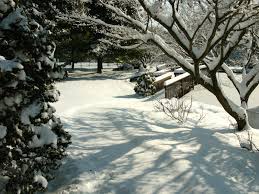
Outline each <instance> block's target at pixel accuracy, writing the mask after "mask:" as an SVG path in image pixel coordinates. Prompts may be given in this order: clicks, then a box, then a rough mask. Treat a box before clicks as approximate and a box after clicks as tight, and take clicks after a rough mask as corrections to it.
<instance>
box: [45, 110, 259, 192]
mask: <svg viewBox="0 0 259 194" xmlns="http://www.w3.org/2000/svg"><path fill="white" fill-rule="evenodd" d="M78 115H79V116H78V117H77V118H75V119H70V120H68V122H67V123H66V124H65V128H67V129H69V131H70V133H71V134H72V142H73V144H72V145H71V146H70V147H69V149H68V157H67V159H66V160H64V164H63V165H62V166H61V168H60V169H59V170H57V171H56V173H55V177H56V179H55V180H53V181H52V182H50V186H49V192H50V193H51V192H53V193H58V192H59V191H60V190H62V189H67V190H68V191H69V189H71V188H73V186H75V185H76V184H78V183H81V182H89V184H90V183H91V182H92V179H96V180H97V182H99V183H98V184H97V185H95V187H94V189H92V190H90V191H92V192H93V193H118V194H120V193H123V194H124V193H152V194H158V193H247V192H255V193H256V192H259V188H258V186H256V185H257V184H258V182H259V177H258V175H257V174H256V172H259V158H258V157H255V156H254V154H253V153H250V152H247V151H244V150H242V149H239V148H237V147H234V146H231V145H230V144H229V143H227V142H228V136H224V133H221V130H220V129H218V130H212V129H206V128H192V127H183V128H179V125H178V124H175V123H169V122H164V121H163V122H162V121H161V120H160V119H154V118H153V117H151V116H149V113H146V112H143V111H138V110H136V109H124V108H117V109H109V108H107V109H104V111H103V112H95V111H93V112H87V113H85V114H84V115H82V114H78ZM223 130H224V132H225V131H226V130H227V129H223ZM220 136H224V137H225V138H226V142H224V141H222V140H221V139H220V138H219V137H220ZM64 171H65V173H64ZM90 191H89V192H90ZM86 193H87V192H86Z"/></svg>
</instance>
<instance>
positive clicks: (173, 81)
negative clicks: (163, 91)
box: [164, 73, 190, 86]
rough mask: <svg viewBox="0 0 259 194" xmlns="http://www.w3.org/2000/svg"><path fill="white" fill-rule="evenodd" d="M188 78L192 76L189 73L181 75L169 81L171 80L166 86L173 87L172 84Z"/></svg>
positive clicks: (166, 82)
mask: <svg viewBox="0 0 259 194" xmlns="http://www.w3.org/2000/svg"><path fill="white" fill-rule="evenodd" d="M188 76H190V74H189V73H183V74H181V75H179V76H176V77H173V78H172V79H169V80H167V81H165V83H164V85H165V86H168V85H171V84H173V83H175V82H177V81H179V80H181V79H183V78H186V77H188Z"/></svg>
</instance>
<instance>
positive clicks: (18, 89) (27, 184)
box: [0, 0, 70, 193]
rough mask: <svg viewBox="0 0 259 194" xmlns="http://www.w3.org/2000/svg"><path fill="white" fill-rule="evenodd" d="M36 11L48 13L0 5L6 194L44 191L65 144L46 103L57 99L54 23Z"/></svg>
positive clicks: (0, 145) (0, 142) (1, 1)
mask: <svg viewBox="0 0 259 194" xmlns="http://www.w3.org/2000/svg"><path fill="white" fill-rule="evenodd" d="M42 6H46V8H49V6H50V7H51V6H52V4H51V3H50V2H44V4H43V5H42ZM40 8H41V9H42V10H48V11H50V10H52V9H45V8H44V7H39V6H38V4H37V1H35V2H33V3H32V1H22V0H21V1H19V2H18V1H16V2H15V1H13V0H0V48H1V49H0V155H1V158H0V169H1V171H0V176H5V177H7V178H8V183H7V185H6V188H5V190H6V192H7V193H32V192H35V191H38V190H44V189H46V187H47V183H48V182H47V181H48V180H50V179H52V178H53V177H52V175H51V173H50V170H51V169H54V168H57V167H58V165H59V163H60V162H59V161H60V159H62V157H64V155H65V153H64V151H65V148H66V147H67V145H68V144H69V143H70V135H69V134H68V133H67V132H65V131H64V130H63V128H62V124H61V122H60V119H59V118H57V117H56V116H55V115H54V112H55V108H54V107H52V106H51V105H50V104H49V102H55V101H57V100H58V97H59V91H57V90H56V88H55V86H54V80H55V79H59V78H62V76H63V72H62V69H61V68H60V67H59V66H58V65H57V64H56V61H55V59H54V52H55V49H56V46H55V43H54V42H52V41H51V40H49V38H48V37H49V34H50V30H51V27H52V24H53V23H52V22H51V20H48V19H47V16H46V15H45V12H42V11H41V10H40ZM0 193H4V191H0Z"/></svg>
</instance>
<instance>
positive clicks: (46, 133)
mask: <svg viewBox="0 0 259 194" xmlns="http://www.w3.org/2000/svg"><path fill="white" fill-rule="evenodd" d="M51 128H52V121H51V120H50V121H49V123H47V124H42V125H40V126H32V130H33V131H34V132H35V135H34V136H33V137H32V141H31V142H30V144H29V147H31V148H36V147H42V146H44V145H50V144H51V145H52V146H53V147H56V146H57V136H56V134H55V133H54V132H53V131H51Z"/></svg>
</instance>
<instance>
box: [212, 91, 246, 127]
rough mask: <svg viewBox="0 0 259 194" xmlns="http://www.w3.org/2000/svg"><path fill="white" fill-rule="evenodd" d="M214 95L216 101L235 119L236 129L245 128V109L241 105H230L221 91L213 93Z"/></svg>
mask: <svg viewBox="0 0 259 194" xmlns="http://www.w3.org/2000/svg"><path fill="white" fill-rule="evenodd" d="M215 96H216V97H217V99H218V101H219V102H220V104H221V105H222V107H223V108H224V109H225V111H226V112H227V113H228V114H230V115H231V116H232V117H233V118H234V119H235V120H236V122H237V130H238V131H242V130H245V129H246V127H247V126H248V125H249V123H248V118H247V113H246V109H244V108H243V107H242V106H240V107H239V106H237V105H236V106H234V105H232V106H231V105H230V102H229V100H228V99H227V98H226V97H225V96H224V95H223V94H222V93H221V92H219V93H218V92H217V93H215Z"/></svg>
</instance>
